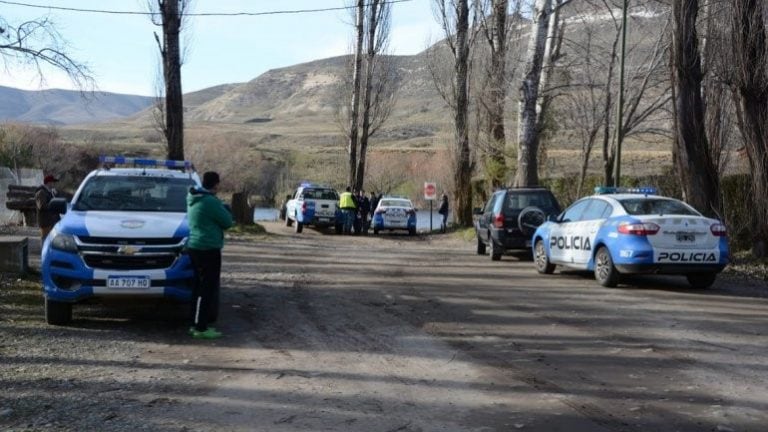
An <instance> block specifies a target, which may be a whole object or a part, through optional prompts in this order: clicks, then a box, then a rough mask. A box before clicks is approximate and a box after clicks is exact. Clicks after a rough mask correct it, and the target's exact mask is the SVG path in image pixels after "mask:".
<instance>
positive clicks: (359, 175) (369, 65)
mask: <svg viewBox="0 0 768 432" xmlns="http://www.w3.org/2000/svg"><path fill="white" fill-rule="evenodd" d="M380 2H381V0H373V2H372V3H371V4H370V5H369V9H368V14H369V15H368V48H367V49H366V68H365V87H364V88H363V130H362V133H361V134H360V156H359V157H358V159H357V171H356V179H355V189H357V190H363V184H364V182H365V155H366V152H367V151H368V138H369V135H370V130H371V92H372V91H373V68H374V64H375V63H374V62H375V61H376V30H377V28H378V24H379V19H378V16H379V3H380Z"/></svg>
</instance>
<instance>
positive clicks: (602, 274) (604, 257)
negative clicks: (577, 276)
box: [595, 246, 619, 288]
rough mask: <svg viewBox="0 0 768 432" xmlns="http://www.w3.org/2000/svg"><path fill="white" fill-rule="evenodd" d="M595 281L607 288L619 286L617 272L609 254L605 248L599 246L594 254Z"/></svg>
mask: <svg viewBox="0 0 768 432" xmlns="http://www.w3.org/2000/svg"><path fill="white" fill-rule="evenodd" d="M595 280H596V281H597V283H599V284H600V285H602V286H604V287H608V288H613V287H615V286H616V285H618V284H619V271H618V270H616V267H615V266H614V265H613V258H611V252H610V251H609V250H608V248H606V247H602V246H601V247H600V249H598V250H597V252H596V253H595Z"/></svg>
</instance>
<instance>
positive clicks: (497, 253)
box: [488, 234, 501, 261]
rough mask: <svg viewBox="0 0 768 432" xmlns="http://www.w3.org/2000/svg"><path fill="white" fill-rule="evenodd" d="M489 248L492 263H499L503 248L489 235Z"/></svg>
mask: <svg viewBox="0 0 768 432" xmlns="http://www.w3.org/2000/svg"><path fill="white" fill-rule="evenodd" d="M488 248H489V249H490V255H491V261H499V260H500V259H501V248H499V246H498V245H497V244H496V243H495V242H494V241H493V237H491V235H490V234H488Z"/></svg>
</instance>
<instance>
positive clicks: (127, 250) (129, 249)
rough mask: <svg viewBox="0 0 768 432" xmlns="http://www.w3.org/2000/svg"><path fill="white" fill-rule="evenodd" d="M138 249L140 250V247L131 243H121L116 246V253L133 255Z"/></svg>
mask: <svg viewBox="0 0 768 432" xmlns="http://www.w3.org/2000/svg"><path fill="white" fill-rule="evenodd" d="M139 251H141V248H140V247H136V246H131V245H123V246H120V247H119V248H117V253H119V254H120V255H133V254H135V253H136V252H139Z"/></svg>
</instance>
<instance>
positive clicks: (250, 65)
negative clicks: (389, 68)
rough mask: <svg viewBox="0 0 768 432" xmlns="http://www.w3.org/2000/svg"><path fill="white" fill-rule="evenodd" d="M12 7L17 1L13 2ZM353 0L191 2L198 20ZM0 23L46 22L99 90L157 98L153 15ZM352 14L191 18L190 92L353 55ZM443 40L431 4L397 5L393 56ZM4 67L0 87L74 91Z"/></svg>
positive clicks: (1, 9) (16, 12)
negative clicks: (273, 71) (64, 40)
mask: <svg viewBox="0 0 768 432" xmlns="http://www.w3.org/2000/svg"><path fill="white" fill-rule="evenodd" d="M147 1H148V0H13V1H12V2H14V3H24V4H27V5H40V6H54V7H66V8H78V9H99V10H112V11H135V12H146V11H147V6H146V5H147ZM9 2H11V0H9ZM350 3H351V1H350V0H194V1H193V2H192V8H191V9H190V12H192V13H232V12H249V13H261V12H271V11H296V10H306V9H324V8H340V7H344V6H347V5H348V4H350ZM0 17H2V19H4V20H5V21H6V22H7V23H9V24H10V25H17V24H19V23H21V22H24V21H28V20H31V19H37V18H40V17H48V18H50V19H51V20H52V21H53V22H54V23H55V25H56V28H57V30H58V31H59V33H61V35H62V36H63V37H64V39H66V41H67V43H68V45H69V52H70V54H71V56H72V57H73V58H75V59H76V60H78V61H80V62H83V63H86V64H87V65H88V66H89V68H90V69H91V71H92V73H93V75H94V77H95V79H96V85H97V88H98V90H100V91H105V92H114V93H125V94H136V95H144V96H155V95H156V93H157V91H156V87H157V85H156V82H157V76H158V71H159V54H158V48H157V43H156V42H155V39H154V35H153V33H154V32H158V33H161V32H162V29H160V28H159V27H156V26H154V25H153V24H152V23H151V21H150V18H149V17H148V16H143V15H113V14H96V13H82V12H71V11H62V10H53V9H48V8H42V9H41V8H33V7H30V6H20V5H11V4H8V3H7V2H4V1H0ZM351 22H352V17H351V13H350V11H348V10H336V11H328V12H313V13H296V14H271V15H261V16H237V17H226V16H225V17H221V16H220V17H191V18H190V21H189V23H188V26H187V27H186V31H185V32H184V34H183V36H182V38H183V39H182V40H183V46H184V50H185V53H186V54H185V63H184V65H183V66H182V71H181V75H182V87H183V91H184V92H185V93H188V92H192V91H196V90H201V89H204V88H207V87H211V86H215V85H218V84H225V83H235V82H246V81H250V80H252V79H254V78H256V77H257V76H259V75H261V74H262V73H264V72H266V71H268V70H270V69H276V68H281V67H286V66H291V65H295V64H299V63H304V62H308V61H312V60H317V59H322V58H327V57H333V56H339V55H344V54H347V53H349V52H350V47H351V41H352V32H353V27H352V25H351ZM440 38H441V30H440V27H439V25H438V24H437V22H436V21H435V18H434V15H433V13H432V6H431V0H401V2H399V3H394V4H392V32H391V39H390V50H391V52H392V53H393V54H397V55H411V54H416V53H418V52H421V51H423V50H424V49H425V48H426V47H427V46H428V45H429V44H430V42H433V41H435V40H438V39H440ZM4 66H5V67H4V68H3V67H2V63H0V85H2V86H8V87H16V88H21V89H26V90H41V89H46V88H62V89H72V88H73V84H72V83H71V82H70V81H69V80H68V78H67V77H66V76H65V75H64V74H62V73H59V72H57V71H55V70H52V69H45V82H43V83H41V82H40V79H39V76H38V75H37V74H36V73H35V72H36V70H35V69H31V68H24V67H21V66H19V65H18V64H9V63H6V64H5V65H4Z"/></svg>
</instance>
